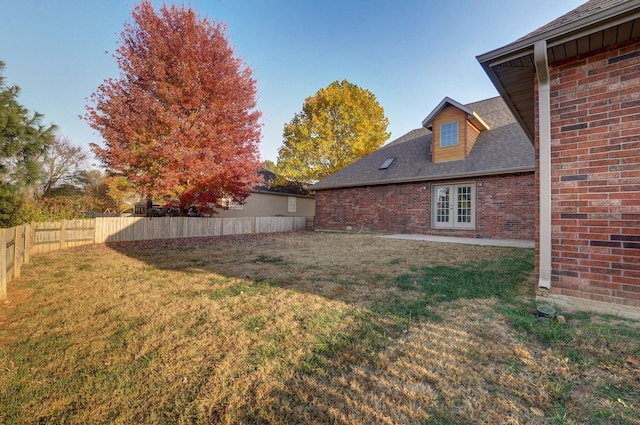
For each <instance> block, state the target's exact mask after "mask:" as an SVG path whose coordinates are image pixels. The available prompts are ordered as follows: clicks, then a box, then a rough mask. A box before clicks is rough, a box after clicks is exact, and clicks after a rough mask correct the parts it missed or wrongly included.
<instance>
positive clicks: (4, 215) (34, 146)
mask: <svg viewBox="0 0 640 425" xmlns="http://www.w3.org/2000/svg"><path fill="white" fill-rule="evenodd" d="M4 67H5V63H4V62H2V61H0V225H2V226H12V225H16V224H20V223H18V222H16V217H15V214H14V213H15V211H16V209H17V208H18V207H19V206H20V205H21V204H22V203H23V202H24V199H25V197H26V190H27V189H28V188H30V187H32V186H34V185H35V184H37V182H38V179H39V178H40V177H41V173H42V161H41V158H42V157H43V156H44V154H45V153H46V152H47V149H48V148H49V146H50V145H51V144H52V143H53V140H54V136H55V131H56V126H55V125H53V124H51V125H49V126H46V125H43V124H42V119H43V115H42V114H40V113H38V112H33V113H30V112H29V111H28V110H27V109H26V108H25V107H24V106H22V105H20V103H18V101H17V98H18V95H19V93H20V88H19V87H18V86H15V85H13V86H8V85H7V84H6V83H5V78H4V76H3V75H2V72H3V70H4Z"/></svg>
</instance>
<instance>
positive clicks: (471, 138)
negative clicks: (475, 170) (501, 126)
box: [465, 121, 480, 158]
mask: <svg viewBox="0 0 640 425" xmlns="http://www.w3.org/2000/svg"><path fill="white" fill-rule="evenodd" d="M465 123H466V126H467V140H466V143H465V144H466V152H465V158H466V157H468V156H469V152H471V149H472V148H473V145H474V144H475V143H476V139H477V138H478V134H480V130H478V129H477V128H475V127H474V126H473V125H472V124H471V123H470V122H468V121H465Z"/></svg>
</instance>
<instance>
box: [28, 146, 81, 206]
mask: <svg viewBox="0 0 640 425" xmlns="http://www.w3.org/2000/svg"><path fill="white" fill-rule="evenodd" d="M86 159H87V152H85V151H84V149H82V148H81V147H79V146H74V145H72V144H71V142H70V141H69V139H68V138H66V137H61V136H56V138H55V140H54V142H53V144H52V145H51V147H50V148H49V150H48V152H47V154H46V155H45V156H44V159H43V161H42V171H43V174H42V179H41V184H40V193H39V195H40V196H39V197H45V196H47V195H48V194H49V193H50V192H51V190H52V189H53V188H55V187H56V185H59V184H62V183H73V180H74V176H75V175H76V173H75V172H77V171H78V167H79V165H81V163H82V162H83V161H84V160H86Z"/></svg>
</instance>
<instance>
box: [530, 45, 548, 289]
mask: <svg viewBox="0 0 640 425" xmlns="http://www.w3.org/2000/svg"><path fill="white" fill-rule="evenodd" d="M534 57H535V64H536V75H537V78H538V116H539V117H538V118H539V119H538V125H539V129H538V143H539V152H540V156H539V158H540V167H539V173H538V178H539V179H540V197H539V201H540V233H539V241H540V243H539V255H540V262H539V271H538V273H539V279H538V287H540V288H546V289H549V288H551V81H550V79H549V65H548V59H547V42H546V41H544V40H541V41H538V42H536V44H535V55H534Z"/></svg>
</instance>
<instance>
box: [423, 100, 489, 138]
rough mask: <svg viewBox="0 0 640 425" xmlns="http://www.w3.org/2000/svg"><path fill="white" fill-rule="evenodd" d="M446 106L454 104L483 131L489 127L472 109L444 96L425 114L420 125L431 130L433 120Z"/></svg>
mask: <svg viewBox="0 0 640 425" xmlns="http://www.w3.org/2000/svg"><path fill="white" fill-rule="evenodd" d="M447 106H455V107H456V108H458V109H460V110H461V111H462V112H464V113H465V114H467V119H468V120H469V122H471V124H473V125H474V126H475V127H476V128H477V129H478V130H480V131H483V130H488V129H489V126H488V125H487V123H485V122H484V121H483V120H482V118H480V117H479V116H478V114H476V113H475V112H474V111H473V110H472V109H470V108H469V107H467V106H465V105H462V104H460V103H458V102H456V101H455V100H453V99H451V98H450V97H445V98H444V99H442V102H440V103H439V104H438V106H436V108H435V109H434V110H433V111H432V112H431V113H430V114H429V115H428V116H427V118H425V119H424V120H423V121H422V126H423V127H424V128H428V129H429V130H433V128H432V126H433V120H434V119H435V118H436V117H437V116H438V115H439V114H440V112H442V110H443V109H444V108H446V107H447Z"/></svg>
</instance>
